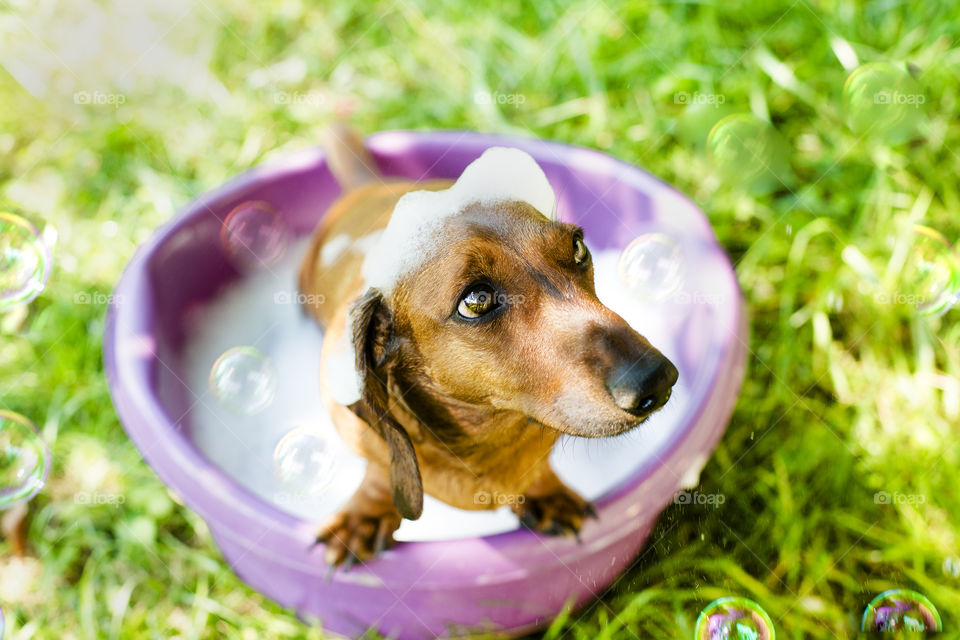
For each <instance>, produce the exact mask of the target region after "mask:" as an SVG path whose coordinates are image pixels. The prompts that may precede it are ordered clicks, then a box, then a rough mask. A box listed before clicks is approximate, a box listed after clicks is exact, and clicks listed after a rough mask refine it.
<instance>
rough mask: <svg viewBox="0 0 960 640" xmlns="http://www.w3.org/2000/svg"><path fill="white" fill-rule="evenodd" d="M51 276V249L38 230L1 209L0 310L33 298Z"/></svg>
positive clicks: (6, 309)
mask: <svg viewBox="0 0 960 640" xmlns="http://www.w3.org/2000/svg"><path fill="white" fill-rule="evenodd" d="M49 277H50V252H49V251H48V249H47V245H46V244H45V243H44V241H43V238H42V236H41V235H40V232H39V231H37V228H36V227H34V226H33V225H32V224H30V223H29V222H27V221H26V220H24V219H23V218H21V217H20V216H18V215H14V214H12V213H6V212H3V211H0V313H2V312H4V311H8V310H10V309H12V308H14V307H18V306H20V305H23V304H26V303H28V302H30V301H31V300H33V299H34V298H36V297H37V296H38V295H39V294H40V292H41V291H43V288H44V286H46V284H47V278H49Z"/></svg>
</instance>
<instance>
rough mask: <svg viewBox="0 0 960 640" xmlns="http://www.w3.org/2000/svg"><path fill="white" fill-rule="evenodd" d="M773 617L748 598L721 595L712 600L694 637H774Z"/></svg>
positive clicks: (750, 639) (752, 639) (761, 639)
mask: <svg viewBox="0 0 960 640" xmlns="http://www.w3.org/2000/svg"><path fill="white" fill-rule="evenodd" d="M774 637H775V636H774V631H773V621H772V620H770V616H768V615H767V612H766V611H764V610H763V609H762V608H761V607H760V605H758V604H757V603H756V602H754V601H753V600H748V599H747V598H720V599H719V600H714V601H713V602H711V603H710V604H708V605H707V606H706V607H705V608H704V610H703V611H701V612H700V617H699V618H697V625H696V628H695V632H694V640H774Z"/></svg>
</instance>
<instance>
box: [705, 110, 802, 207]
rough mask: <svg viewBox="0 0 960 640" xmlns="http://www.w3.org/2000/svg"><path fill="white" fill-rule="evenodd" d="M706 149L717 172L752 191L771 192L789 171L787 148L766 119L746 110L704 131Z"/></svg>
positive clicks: (781, 182) (778, 186) (782, 183)
mask: <svg viewBox="0 0 960 640" xmlns="http://www.w3.org/2000/svg"><path fill="white" fill-rule="evenodd" d="M707 151H708V153H709V155H710V159H711V161H712V162H713V164H714V166H716V167H717V170H718V171H719V172H720V174H721V175H722V176H723V177H724V178H725V179H726V180H728V181H729V182H737V183H740V184H742V185H744V186H746V187H749V188H750V189H751V190H753V191H756V192H770V191H775V190H777V189H779V188H782V187H783V186H784V183H785V182H787V181H788V178H789V174H790V164H789V149H788V147H787V144H786V142H785V141H784V140H783V138H782V137H781V136H780V134H779V133H778V132H777V130H776V129H774V128H773V126H771V125H770V123H769V122H767V121H765V120H761V119H760V118H758V117H756V116H755V115H752V114H749V113H737V114H733V115H730V116H727V117H725V118H723V119H722V120H720V121H719V122H717V124H715V125H713V128H712V129H710V133H709V134H707Z"/></svg>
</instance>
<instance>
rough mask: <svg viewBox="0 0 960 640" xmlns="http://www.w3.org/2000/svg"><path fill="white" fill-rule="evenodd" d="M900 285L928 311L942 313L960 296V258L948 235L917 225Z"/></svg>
mask: <svg viewBox="0 0 960 640" xmlns="http://www.w3.org/2000/svg"><path fill="white" fill-rule="evenodd" d="M897 280H898V286H900V287H902V288H903V289H904V291H902V292H899V293H901V294H902V295H906V296H909V298H908V301H912V302H914V303H915V305H916V308H917V311H918V312H920V313H921V314H924V315H940V314H942V313H946V312H947V311H948V310H950V308H951V307H953V305H955V304H956V303H957V300H958V299H960V259H958V257H957V254H956V253H955V252H954V250H953V248H952V247H951V246H950V243H949V242H948V241H947V239H946V238H944V237H943V235H941V234H940V233H939V232H938V231H936V230H934V229H931V228H930V227H924V226H922V225H915V226H914V228H913V245H912V246H911V248H910V253H909V254H908V255H907V259H906V262H905V263H904V265H903V271H902V272H901V274H900V277H899V278H898V279H897Z"/></svg>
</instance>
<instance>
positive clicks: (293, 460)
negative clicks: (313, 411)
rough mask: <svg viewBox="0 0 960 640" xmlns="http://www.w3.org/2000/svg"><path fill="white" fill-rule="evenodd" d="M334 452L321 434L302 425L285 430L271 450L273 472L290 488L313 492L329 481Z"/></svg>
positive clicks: (317, 491) (321, 488) (301, 491)
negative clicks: (285, 432)
mask: <svg viewBox="0 0 960 640" xmlns="http://www.w3.org/2000/svg"><path fill="white" fill-rule="evenodd" d="M333 466H334V455H333V451H332V449H331V447H330V444H329V443H328V442H327V440H326V438H324V437H323V436H322V435H321V434H318V433H317V432H315V431H311V430H310V429H307V428H306V427H297V428H295V429H292V430H291V431H289V432H288V433H287V434H286V435H285V436H283V437H282V438H281V439H280V441H279V442H278V443H277V446H276V448H275V449H274V450H273V472H274V475H275V476H276V478H277V480H279V481H280V482H281V483H282V484H283V485H284V486H286V487H287V488H288V489H290V490H291V491H295V492H297V493H307V494H317V493H320V492H322V491H323V490H324V489H326V488H327V487H328V486H330V483H331V482H332V481H333Z"/></svg>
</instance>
